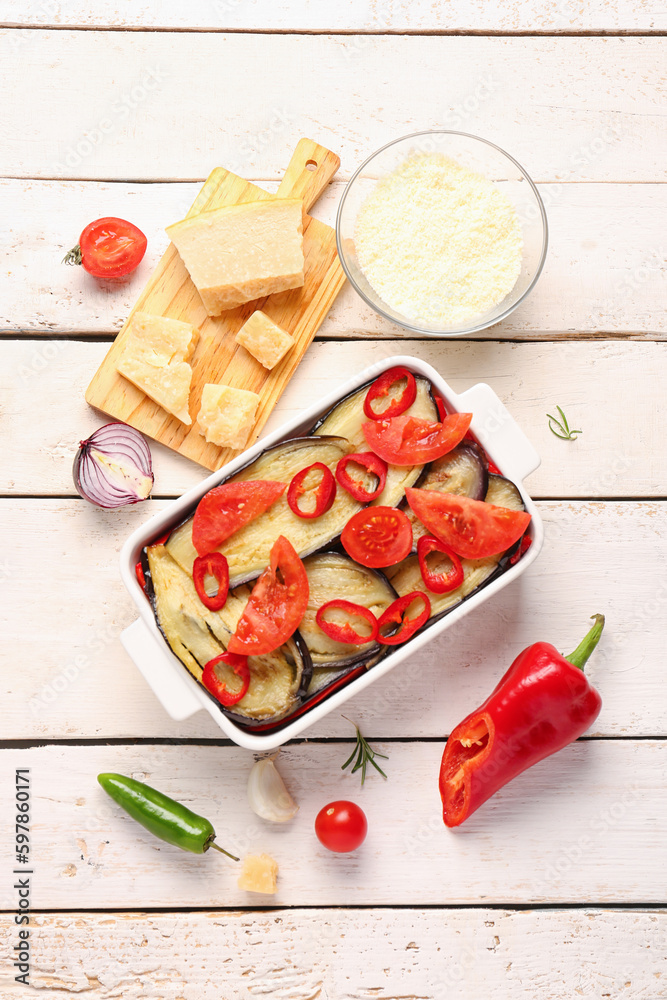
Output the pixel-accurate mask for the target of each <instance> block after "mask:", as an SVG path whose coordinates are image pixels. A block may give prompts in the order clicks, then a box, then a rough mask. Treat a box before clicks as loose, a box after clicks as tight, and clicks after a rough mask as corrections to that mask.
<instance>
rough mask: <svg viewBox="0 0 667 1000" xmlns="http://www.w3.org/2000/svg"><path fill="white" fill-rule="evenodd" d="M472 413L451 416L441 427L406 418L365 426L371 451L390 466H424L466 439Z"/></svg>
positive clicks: (406, 415)
mask: <svg viewBox="0 0 667 1000" xmlns="http://www.w3.org/2000/svg"><path fill="white" fill-rule="evenodd" d="M471 420H472V413H452V414H451V415H450V416H449V417H445V419H444V420H443V422H442V423H432V422H431V421H430V420H422V419H420V418H419V417H411V416H409V415H408V414H404V415H403V416H402V417H392V418H391V419H389V420H373V421H370V422H369V423H367V424H362V430H363V432H364V437H365V438H366V441H367V442H368V446H369V448H371V450H372V451H374V452H375V454H376V455H379V456H380V458H383V459H384V460H385V462H389V463H390V464H391V465H422V464H423V463H425V462H433V461H435V459H436V458H441V457H442V456H443V455H446V454H447V452H448V451H451V450H452V448H455V447H456V445H457V444H459V442H460V441H462V440H463V438H464V437H465V434H466V431H467V430H468V427H470V421H471Z"/></svg>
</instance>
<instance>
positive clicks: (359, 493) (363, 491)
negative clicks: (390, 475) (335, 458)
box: [336, 451, 387, 503]
mask: <svg viewBox="0 0 667 1000" xmlns="http://www.w3.org/2000/svg"><path fill="white" fill-rule="evenodd" d="M348 465H358V466H359V467H360V468H361V469H366V470H367V472H370V473H371V475H373V476H375V477H376V478H377V485H376V486H375V488H374V489H368V488H367V487H366V484H365V483H364V481H363V479H355V478H354V477H353V476H351V475H350V473H349V472H348V471H347V467H348ZM336 479H337V480H338V482H339V483H340V485H341V486H342V487H343V489H344V490H346V491H347V492H348V493H349V494H350V496H352V497H354V499H355V500H358V501H359V502H360V503H370V501H371V500H376V499H377V498H378V497H379V496H380V494H381V493H382V490H383V489H384V487H385V483H386V482H387V463H386V462H385V461H384V460H383V459H381V458H380V457H379V456H378V455H374V454H373V452H372V451H363V452H359V453H356V454H354V455H343V457H342V458H341V459H340V461H339V462H338V465H337V466H336Z"/></svg>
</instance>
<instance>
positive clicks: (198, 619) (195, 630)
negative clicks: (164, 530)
mask: <svg viewBox="0 0 667 1000" xmlns="http://www.w3.org/2000/svg"><path fill="white" fill-rule="evenodd" d="M147 556H148V564H149V566H150V581H151V591H152V592H151V594H150V597H151V601H152V604H153V611H154V613H155V618H156V620H157V623H158V626H159V628H160V631H161V632H162V634H163V635H164V637H165V639H166V640H167V643H168V644H169V646H170V648H171V650H172V651H173V653H174V654H175V655H176V656H177V657H178V659H179V660H181V662H182V663H184V664H185V666H186V667H187V668H188V670H189V671H190V673H191V674H192V676H193V677H194V678H195V680H197V681H198V682H199V683H201V675H202V670H203V668H204V665H205V664H206V663H207V662H208V661H209V660H212V659H213V658H214V657H215V656H219V655H220V654H221V653H224V651H225V649H226V648H227V643H228V642H229V638H230V636H231V635H232V633H233V632H234V631H235V630H236V625H237V623H238V620H239V618H240V617H241V614H242V612H243V609H244V608H245V605H246V603H247V600H248V598H249V596H250V588H249V587H246V586H242V587H237V588H236V589H235V590H233V591H230V594H229V597H228V599H227V603H226V604H225V606H224V608H223V609H222V610H221V611H209V610H208V608H206V607H205V605H203V604H202V602H201V601H200V600H199V597H198V596H197V591H196V590H195V588H194V584H193V582H192V578H191V577H190V576H189V575H188V574H187V573H186V572H185V571H184V570H183V569H182V568H181V567H180V566H179V565H178V563H177V562H176V561H175V560H174V559H172V557H171V556H170V554H169V552H168V551H167V548H166V546H164V545H151V546H150V547H149V549H148V551H147ZM248 666H249V668H250V686H249V688H248V691H247V692H246V694H245V695H244V696H243V698H242V699H241V700H240V701H239V702H237V703H236V704H235V705H234V711H233V713H230V712H229V711H228V709H226V708H225V707H224V706H222V705H220V704H219V702H217V701H216V702H215V703H216V705H218V707H219V708H220V710H221V711H222V712H224V713H225V714H229V715H234V716H235V717H236V716H241V717H243V718H244V719H246V721H250V720H255V721H261V722H265V721H269V720H271V721H274V720H278V719H281V718H283V716H285V715H287V714H289V713H291V712H292V711H293V710H294V709H295V708H296V707H297V706H298V705H299V703H300V702H301V700H302V698H303V696H304V694H305V692H306V690H307V688H308V685H309V684H310V680H311V673H312V663H311V662H310V656H309V654H308V650H307V648H306V647H305V644H304V643H303V642H302V640H301V638H300V636H299V635H298V633H295V635H294V636H293V638H292V639H291V640H290V641H289V642H287V643H285V645H284V646H281V648H280V649H277V650H274V652H273V653H268V654H267V655H265V656H250V657H248Z"/></svg>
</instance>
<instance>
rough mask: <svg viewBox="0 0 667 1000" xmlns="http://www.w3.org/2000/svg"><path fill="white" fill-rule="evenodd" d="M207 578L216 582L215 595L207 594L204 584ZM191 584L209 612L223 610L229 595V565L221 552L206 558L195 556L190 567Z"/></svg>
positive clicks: (210, 554) (213, 553)
mask: <svg viewBox="0 0 667 1000" xmlns="http://www.w3.org/2000/svg"><path fill="white" fill-rule="evenodd" d="M207 576H212V577H214V578H215V579H216V580H217V583H218V589H217V591H216V592H215V594H207V593H206V590H205V589H204V583H205V581H206V577H207ZM192 582H193V583H194V585H195V590H196V591H197V596H198V597H199V600H200V601H201V602H202V604H203V605H205V606H206V607H207V608H208V610H209V611H220V609H221V608H224V606H225V603H226V601H227V594H228V593H229V564H228V562H227V559H226V558H225V556H223V554H222V552H209V554H208V555H207V556H197V558H196V559H195V561H194V563H193V566H192Z"/></svg>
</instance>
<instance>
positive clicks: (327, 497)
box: [287, 462, 336, 519]
mask: <svg viewBox="0 0 667 1000" xmlns="http://www.w3.org/2000/svg"><path fill="white" fill-rule="evenodd" d="M315 469H316V470H317V471H318V472H321V473H322V478H321V480H320V482H319V483H318V485H317V486H316V487H315V488H314V489H313V487H312V486H306V479H307V478H308V476H309V475H310V473H311V472H313V470H315ZM305 493H308V494H311V495H313V496H314V498H315V506H314V508H313V509H312V510H302V509H301V507H300V506H299V501H300V499H301V497H302V496H303V495H304V494H305ZM335 499H336V480H335V479H334V475H333V472H332V471H331V469H330V468H329V467H328V466H326V465H324V464H323V463H322V462H313V464H312V465H309V466H307V467H306V468H305V469H302V470H301V472H297V474H296V476H294V477H293V479H292V482H291V483H290V484H289V489H288V491H287V503H288V504H289V507H290V510H291V511H292V513H293V514H296V515H297V517H303V518H306V519H310V518H314V517H320V516H321V515H322V514H326V512H327V511H328V510H329V508H330V507H331V505H332V504H333V502H334V500H335Z"/></svg>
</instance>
